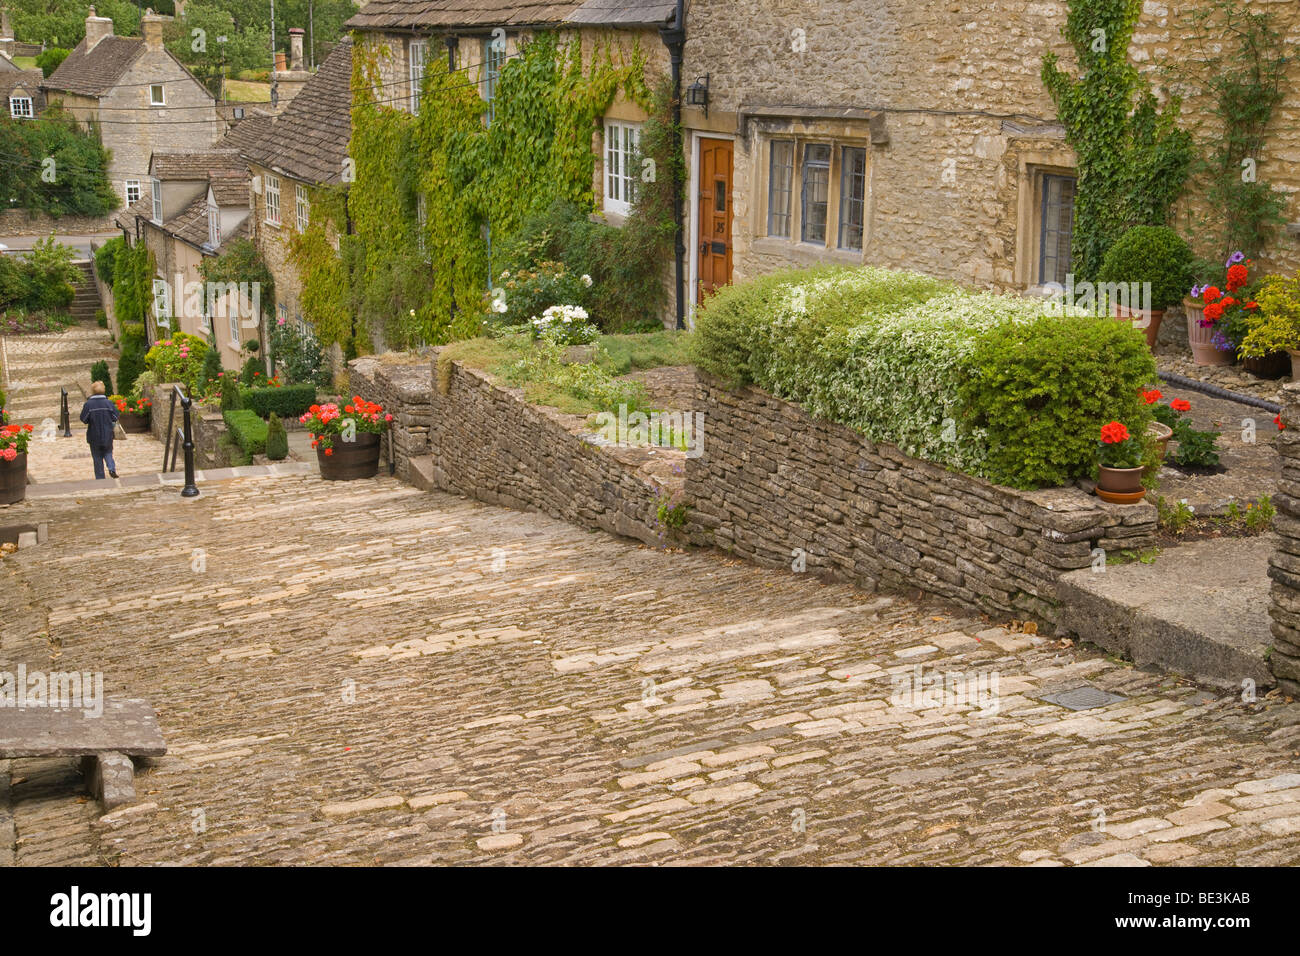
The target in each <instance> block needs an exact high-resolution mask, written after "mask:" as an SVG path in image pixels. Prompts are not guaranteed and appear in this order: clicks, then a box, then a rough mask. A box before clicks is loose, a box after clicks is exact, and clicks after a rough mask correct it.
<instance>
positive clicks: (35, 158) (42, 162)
mask: <svg viewBox="0 0 1300 956" xmlns="http://www.w3.org/2000/svg"><path fill="white" fill-rule="evenodd" d="M0 156H4V157H7V158H8V162H5V163H0V197H3V198H4V199H6V200H9V203H7V205H13V206H18V207H21V208H23V209H30V210H33V211H37V212H45V213H49V214H50V215H52V216H66V215H73V216H103V215H106V214H108V213H109V212H111V211H112V210H114V209H116V208H117V206H118V202H119V200H118V196H117V192H116V190H114V189H113V185H112V183H111V182H110V181H109V178H108V159H109V154H108V150H106V149H105V148H104V146H103V144H101V143H100V141H99V136H98V135H97V133H96V131H94V130H90V131H88V132H86V131H82V130H81V129H80V128H79V127H78V126H77V123H76V121H75V120H73V119H72V117H71V116H69V115H68V114H66V113H64V112H63V111H62V110H59V109H51V110H50V111H49V112H47V113H46V114H45V115H44V116H43V117H42V118H41V121H40V122H36V123H34V122H32V121H30V120H15V119H11V118H9V117H8V116H6V115H3V114H2V113H0ZM51 160H52V161H53V162H52V163H51V162H50V161H51Z"/></svg>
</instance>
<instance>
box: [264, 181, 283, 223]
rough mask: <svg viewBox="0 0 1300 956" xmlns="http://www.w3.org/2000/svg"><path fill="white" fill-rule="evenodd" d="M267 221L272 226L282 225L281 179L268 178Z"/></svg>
mask: <svg viewBox="0 0 1300 956" xmlns="http://www.w3.org/2000/svg"><path fill="white" fill-rule="evenodd" d="M266 221H267V222H268V223H270V224H271V225H272V226H278V225H280V177H279V176H272V175H271V174H269V173H268V174H267V176H266Z"/></svg>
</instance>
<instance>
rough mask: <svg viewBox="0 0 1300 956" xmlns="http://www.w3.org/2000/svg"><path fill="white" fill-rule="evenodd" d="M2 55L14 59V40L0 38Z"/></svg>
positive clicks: (11, 38)
mask: <svg viewBox="0 0 1300 956" xmlns="http://www.w3.org/2000/svg"><path fill="white" fill-rule="evenodd" d="M0 54H4V55H5V56H7V57H9V59H11V60H12V59H13V58H14V38H13V37H0Z"/></svg>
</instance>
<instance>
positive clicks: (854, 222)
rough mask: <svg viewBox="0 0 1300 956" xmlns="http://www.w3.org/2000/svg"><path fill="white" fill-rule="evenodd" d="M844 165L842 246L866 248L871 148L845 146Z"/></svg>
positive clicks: (841, 182)
mask: <svg viewBox="0 0 1300 956" xmlns="http://www.w3.org/2000/svg"><path fill="white" fill-rule="evenodd" d="M842 160H843V162H842V164H841V168H840V248H841V249H855V250H861V249H862V231H863V223H864V222H865V221H866V216H865V214H866V208H867V151H866V150H865V149H851V148H849V147H845V148H844V152H843V155H842Z"/></svg>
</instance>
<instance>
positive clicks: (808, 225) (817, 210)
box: [799, 143, 831, 243]
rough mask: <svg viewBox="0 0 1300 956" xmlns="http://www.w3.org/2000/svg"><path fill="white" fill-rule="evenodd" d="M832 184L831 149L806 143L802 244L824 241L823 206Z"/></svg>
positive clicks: (804, 152)
mask: <svg viewBox="0 0 1300 956" xmlns="http://www.w3.org/2000/svg"><path fill="white" fill-rule="evenodd" d="M830 184H831V148H830V147H829V146H825V145H820V144H817V143H809V144H808V145H807V146H805V147H804V149H803V193H802V203H801V204H800V207H799V208H800V213H801V216H800V220H801V228H800V236H801V238H802V239H803V241H804V242H823V243H824V242H825V241H826V204H827V201H828V197H829V195H830Z"/></svg>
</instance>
